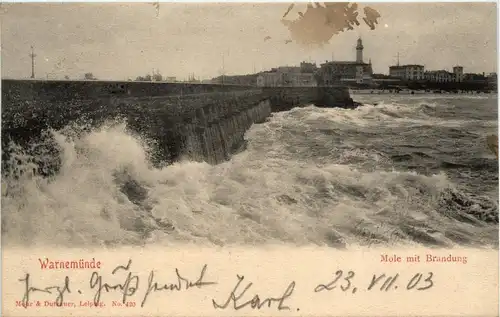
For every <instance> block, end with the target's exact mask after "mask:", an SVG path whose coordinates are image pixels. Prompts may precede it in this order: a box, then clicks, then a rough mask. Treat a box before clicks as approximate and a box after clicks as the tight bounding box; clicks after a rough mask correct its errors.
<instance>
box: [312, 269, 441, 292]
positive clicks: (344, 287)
mask: <svg viewBox="0 0 500 317" xmlns="http://www.w3.org/2000/svg"><path fill="white" fill-rule="evenodd" d="M355 275H356V273H354V272H353V271H348V272H347V274H345V273H344V271H342V270H338V271H336V272H335V277H334V278H333V280H331V281H330V282H328V283H326V284H318V285H317V286H316V287H315V288H314V292H315V293H319V292H322V291H332V290H334V289H336V288H337V286H339V287H340V290H341V291H343V292H347V291H349V290H351V292H352V293H353V294H354V293H356V291H357V288H356V287H355V286H353V285H354V283H353V279H354V276H355ZM433 277H434V273H432V272H428V273H416V274H415V275H413V276H412V277H411V278H410V279H408V280H407V281H406V284H405V282H403V284H405V285H406V290H408V291H410V290H417V291H424V290H427V289H430V288H432V287H433V286H434V281H433ZM399 279H400V278H399V273H397V274H395V275H392V276H391V275H386V274H385V273H383V274H373V276H372V279H371V281H370V283H369V284H368V287H367V288H366V290H367V291H370V290H372V289H379V290H380V291H385V292H387V291H389V290H391V289H394V290H396V289H398V285H397V283H396V281H398V280H399Z"/></svg>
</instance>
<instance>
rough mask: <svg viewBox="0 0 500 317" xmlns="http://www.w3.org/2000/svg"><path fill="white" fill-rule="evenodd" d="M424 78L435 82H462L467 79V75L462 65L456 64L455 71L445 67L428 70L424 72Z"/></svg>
mask: <svg viewBox="0 0 500 317" xmlns="http://www.w3.org/2000/svg"><path fill="white" fill-rule="evenodd" d="M424 79H425V80H426V81H430V82H433V83H452V82H454V83H461V82H463V81H464V80H466V76H465V75H464V68H463V67H462V66H454V67H453V72H449V71H447V70H443V69H441V70H431V71H427V72H425V74H424Z"/></svg>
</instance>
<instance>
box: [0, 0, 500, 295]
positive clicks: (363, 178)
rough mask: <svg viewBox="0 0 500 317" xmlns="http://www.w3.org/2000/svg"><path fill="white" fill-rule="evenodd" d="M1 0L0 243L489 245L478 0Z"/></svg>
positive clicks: (489, 144) (489, 170) (493, 140)
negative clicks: (272, 0) (289, 0)
mask: <svg viewBox="0 0 500 317" xmlns="http://www.w3.org/2000/svg"><path fill="white" fill-rule="evenodd" d="M0 15H1V78H2V81H1V111H2V122H1V129H2V140H1V142H2V164H1V169H2V176H1V177H2V196H1V216H2V217H1V231H2V233H1V239H2V247H3V248H4V254H5V252H6V250H7V251H8V250H9V248H18V247H21V248H33V247H46V246H47V247H48V246H51V247H64V248H84V249H85V248H98V249H115V248H118V247H124V246H134V247H140V248H148V247H150V246H155V247H158V246H159V247H165V248H167V247H173V248H182V247H183V246H193V245H194V246H196V247H198V246H200V247H201V246H206V247H216V248H220V247H222V248H226V247H233V246H240V247H246V248H261V247H264V246H270V245H283V246H289V247H321V248H329V249H336V250H337V249H342V250H351V249H354V248H359V247H362V248H374V247H385V248H399V247H403V248H410V247H425V248H442V249H446V248H456V247H470V248H477V249H489V250H494V249H498V245H499V244H498V240H499V238H498V237H499V235H498V230H499V227H498V221H499V216H498V201H499V187H498V186H499V182H498V174H499V172H498V166H499V162H498V94H497V73H496V72H497V54H498V52H497V7H496V3H493V2H489V3H488V2H483V3H480V2H476V3H472V2H471V3H466V2H456V3H454V2H446V3H437V2H436V3H432V2H429V3H402V2H400V3H398V2H394V3H374V2H370V3H354V2H338V3H335V2H326V3H323V2H321V3H318V2H314V3H307V2H303V3H294V4H290V3H167V2H151V3H148V2H141V3H118V2H108V3H105V2H102V3H90V2H89V3H84V2H81V3H2V4H1V6H0ZM47 261H48V260H47ZM427 261H429V259H427ZM430 261H431V262H432V261H435V262H440V261H442V262H446V261H448V262H450V261H451V262H457V261H461V258H459V257H458V256H457V257H454V256H450V257H435V258H433V259H431V260H430ZM124 264H126V262H125V263H124ZM219 302H223V301H222V299H221V300H219ZM221 305H222V304H221Z"/></svg>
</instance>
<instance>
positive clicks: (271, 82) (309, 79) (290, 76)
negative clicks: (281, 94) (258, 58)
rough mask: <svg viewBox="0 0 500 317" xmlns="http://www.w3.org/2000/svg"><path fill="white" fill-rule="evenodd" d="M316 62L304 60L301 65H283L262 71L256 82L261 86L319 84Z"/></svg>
mask: <svg viewBox="0 0 500 317" xmlns="http://www.w3.org/2000/svg"><path fill="white" fill-rule="evenodd" d="M316 70H317V67H316V64H313V63H306V62H302V63H301V64H300V66H282V67H277V68H273V69H271V70H270V71H267V72H263V73H260V74H259V75H258V76H257V79H256V83H257V86H259V87H281V86H286V87H310V86H317V82H316V78H315V76H314V74H315V72H316Z"/></svg>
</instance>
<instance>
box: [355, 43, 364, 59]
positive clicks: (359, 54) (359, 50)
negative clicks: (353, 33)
mask: <svg viewBox="0 0 500 317" xmlns="http://www.w3.org/2000/svg"><path fill="white" fill-rule="evenodd" d="M356 63H363V41H362V40H361V38H359V39H358V45H356Z"/></svg>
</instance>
